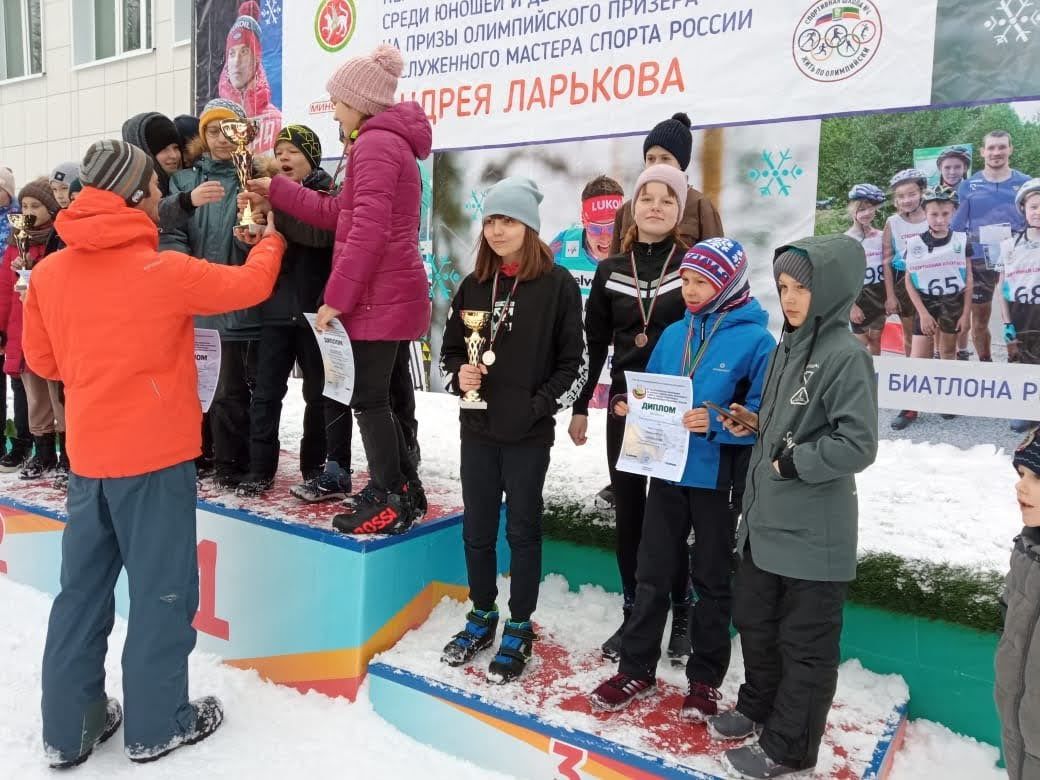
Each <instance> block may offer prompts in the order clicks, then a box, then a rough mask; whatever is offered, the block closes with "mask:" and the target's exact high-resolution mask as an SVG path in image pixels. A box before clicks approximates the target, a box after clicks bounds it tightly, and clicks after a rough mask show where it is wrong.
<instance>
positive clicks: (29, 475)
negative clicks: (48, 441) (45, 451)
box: [18, 455, 58, 482]
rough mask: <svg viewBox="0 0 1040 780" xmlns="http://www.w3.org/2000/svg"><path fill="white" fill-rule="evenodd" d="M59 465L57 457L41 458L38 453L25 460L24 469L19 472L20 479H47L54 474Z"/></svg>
mask: <svg viewBox="0 0 1040 780" xmlns="http://www.w3.org/2000/svg"><path fill="white" fill-rule="evenodd" d="M57 466H58V461H57V459H55V458H41V457H39V456H38V455H33V456H32V457H31V458H29V460H27V461H26V462H25V465H24V466H22V470H21V472H20V473H19V474H18V479H24V480H25V481H27V482H28V481H32V480H38V479H45V478H46V477H50V476H51V475H53V474H54V470H55V468H57Z"/></svg>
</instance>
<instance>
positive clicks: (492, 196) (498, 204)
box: [484, 176, 542, 233]
mask: <svg viewBox="0 0 1040 780" xmlns="http://www.w3.org/2000/svg"><path fill="white" fill-rule="evenodd" d="M541 202H542V193H541V192H540V191H539V189H538V185H537V184H535V183H534V182H533V181H531V180H530V179H528V178H525V177H523V176H509V177H507V178H505V179H502V181H500V182H499V183H498V184H496V185H495V186H493V187H492V188H491V189H490V190H488V192H487V196H486V197H485V198H484V214H486V215H487V216H489V217H491V216H494V215H496V214H498V215H501V216H503V217H512V218H513V219H515V220H517V221H519V222H523V223H524V224H525V225H527V226H528V227H529V228H531V229H532V230H533V231H534V232H535V233H537V232H539V231H540V230H541V227H542V220H541V218H540V217H539V216H538V204H539V203H541Z"/></svg>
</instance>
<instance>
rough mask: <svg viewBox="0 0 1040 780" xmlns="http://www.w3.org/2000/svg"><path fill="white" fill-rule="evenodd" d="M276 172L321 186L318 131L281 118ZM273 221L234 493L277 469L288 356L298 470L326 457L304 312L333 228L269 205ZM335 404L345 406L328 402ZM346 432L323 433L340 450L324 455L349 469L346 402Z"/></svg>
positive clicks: (244, 492) (262, 483)
mask: <svg viewBox="0 0 1040 780" xmlns="http://www.w3.org/2000/svg"><path fill="white" fill-rule="evenodd" d="M274 153H275V159H276V161H277V164H278V169H279V170H280V174H279V175H280V176H285V177H287V178H289V179H292V180H293V181H295V182H298V183H299V184H302V185H303V186H304V187H307V188H308V189H311V190H316V191H318V192H328V191H329V189H330V188H331V186H332V177H331V176H329V174H328V173H327V172H326V171H325V170H324V169H322V168H321V142H320V141H319V139H318V136H317V134H316V133H315V132H314V131H313V130H311V129H310V128H309V127H305V126H304V125H287V126H286V127H284V128H282V129H281V131H280V132H279V133H278V137H277V139H276V141H275V146H274ZM275 217H276V219H277V224H278V229H279V230H280V231H281V233H282V235H284V236H285V238H286V241H287V242H288V248H287V249H286V250H285V257H284V258H283V259H282V269H281V272H280V273H279V274H278V282H277V283H276V284H275V288H274V292H273V293H272V294H271V297H270V298H269V299H268V300H267V301H265V302H264V303H263V305H261V307H260V317H261V320H262V323H263V324H262V326H261V328H260V345H259V347H258V353H257V371H256V387H255V388H254V389H253V400H252V404H251V405H250V408H249V464H250V466H249V467H250V473H249V475H248V476H247V477H246V479H245V480H244V481H243V482H242V484H241V485H239V487H238V490H237V491H236V492H237V493H238V495H239V496H243V497H246V496H258V495H260V494H262V493H264V492H266V491H268V490H270V489H271V486H272V485H273V484H274V475H275V472H276V471H277V469H278V453H279V450H280V442H279V441H278V425H279V422H280V420H281V416H282V399H283V398H285V393H286V391H287V390H288V381H289V375H290V374H291V373H292V369H293V364H294V363H295V364H298V365H299V366H300V371H301V372H302V373H303V398H304V402H305V407H304V413H303V439H302V441H301V442H300V472H301V473H302V474H303V479H304V481H307V480H311V479H316V478H317V477H318V474H320V473H321V471H322V468H323V466H324V465H325V441H326V438H325V425H326V415H325V410H324V406H325V404H324V403H323V400H324V397H323V395H322V392H323V390H324V386H325V367H324V363H323V361H322V358H321V351H320V350H319V349H318V342H317V340H316V339H315V338H314V331H313V330H311V326H310V323H308V322H307V320H306V319H305V318H304V316H303V315H304V313H305V312H315V311H317V310H318V307H319V306H320V305H321V294H322V290H323V289H324V288H325V284H326V282H328V280H329V270H330V269H331V268H332V245H333V233H332V232H331V231H328V230H321V229H320V228H316V227H312V226H311V225H308V224H306V223H305V222H302V221H300V220H298V219H293V218H292V217H290V216H289V215H287V214H282V213H280V212H276V213H275ZM335 407H336V408H337V409H340V410H342V409H346V407H344V406H343V405H342V404H335ZM343 416H344V415H343V414H342V413H340V414H338V415H337V414H336V413H335V412H334V413H333V414H331V415H329V420H331V421H334V420H336V419H337V418H342V417H343ZM345 417H346V426H347V429H348V431H347V434H346V436H345V437H344V436H343V435H342V434H341V433H339V432H336V435H333V436H331V437H330V440H331V441H332V442H333V443H334V444H335V445H336V446H337V447H339V448H340V450H342V448H343V442H344V441H345V443H346V452H345V453H344V452H342V451H337V452H333V453H332V454H331V455H330V460H333V461H335V462H337V463H339V465H340V466H342V467H344V468H345V469H346V470H347V471H348V472H349V469H350V432H349V428H350V410H349V409H346V415H345Z"/></svg>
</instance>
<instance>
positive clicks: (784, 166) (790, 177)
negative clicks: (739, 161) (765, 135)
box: [748, 149, 805, 198]
mask: <svg viewBox="0 0 1040 780" xmlns="http://www.w3.org/2000/svg"><path fill="white" fill-rule="evenodd" d="M762 162H763V165H762V167H761V168H752V169H751V170H750V171H748V178H749V179H751V181H753V182H759V186H758V192H759V194H760V195H762V197H765V198H767V197H769V196H770V195H783V196H784V197H787V196H788V195H790V194H791V184H793V183H794V182H796V181H797V180H798V179H799V178H801V176H802V174H803V173H805V170H804V169H803V168H802V167H801V166H800V165H798V164H797V163H795V162H794V161H793V160H792V159H791V150H790V149H784V150H783V151H782V152H777V153H776V157H775V159H774V154H773V152H770V151H768V150H766V149H763V150H762Z"/></svg>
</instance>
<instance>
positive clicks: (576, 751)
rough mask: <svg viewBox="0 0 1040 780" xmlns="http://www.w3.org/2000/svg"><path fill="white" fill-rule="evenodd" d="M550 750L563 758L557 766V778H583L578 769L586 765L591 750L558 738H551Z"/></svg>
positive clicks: (563, 779)
mask: <svg viewBox="0 0 1040 780" xmlns="http://www.w3.org/2000/svg"><path fill="white" fill-rule="evenodd" d="M549 752H550V753H552V754H553V755H554V756H559V757H560V758H562V759H563V760H562V761H561V762H560V763H559V764H557V766H556V778H557V780H581V775H580V774H579V773H578V770H579V769H581V768H582V767H583V766H585V762H586V761H588V759H589V751H587V750H582V749H581V748H578V747H574V745H568V744H567V743H566V742H560V741H559V740H556V739H550V740H549Z"/></svg>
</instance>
